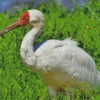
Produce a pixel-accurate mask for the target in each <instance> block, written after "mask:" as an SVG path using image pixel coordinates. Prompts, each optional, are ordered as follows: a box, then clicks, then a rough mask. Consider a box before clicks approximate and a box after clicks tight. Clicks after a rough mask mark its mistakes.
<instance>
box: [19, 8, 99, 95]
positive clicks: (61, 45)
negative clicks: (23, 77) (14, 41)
mask: <svg viewBox="0 0 100 100" xmlns="http://www.w3.org/2000/svg"><path fill="white" fill-rule="evenodd" d="M28 13H29V23H31V25H32V26H33V28H32V30H31V31H30V32H29V33H27V34H26V36H25V37H24V39H23V41H22V44H21V49H20V53H21V57H22V60H23V62H24V63H25V64H26V65H27V66H31V67H32V69H33V70H35V71H39V72H40V74H41V76H42V78H43V79H44V81H45V82H46V83H47V85H48V86H49V87H50V88H49V90H50V94H51V95H55V94H56V91H57V89H58V88H59V87H61V85H58V86H57V87H56V86H55V84H54V83H50V82H51V81H52V82H55V83H57V82H59V83H61V84H63V83H64V82H65V83H64V85H65V84H66V82H67V80H68V77H70V78H72V79H73V78H75V79H77V80H76V81H78V80H80V81H83V82H86V83H90V84H93V85H95V86H100V72H99V71H97V69H96V65H95V62H94V60H93V59H92V57H91V56H90V55H89V54H87V53H86V52H85V51H84V50H82V49H81V48H79V47H78V46H77V42H76V41H73V40H71V39H70V38H67V39H65V40H62V41H60V40H48V41H47V42H46V43H44V44H43V45H42V46H40V48H38V49H37V50H36V52H34V51H33V43H34V41H35V39H36V37H38V35H39V34H40V33H41V31H42V28H43V23H44V17H43V14H42V13H41V12H40V11H38V10H29V11H28ZM48 73H49V74H48ZM50 73H51V74H50ZM50 80H51V81H50ZM57 84H58V83H57ZM55 87H56V88H55ZM62 87H63V86H62ZM51 90H52V91H51Z"/></svg>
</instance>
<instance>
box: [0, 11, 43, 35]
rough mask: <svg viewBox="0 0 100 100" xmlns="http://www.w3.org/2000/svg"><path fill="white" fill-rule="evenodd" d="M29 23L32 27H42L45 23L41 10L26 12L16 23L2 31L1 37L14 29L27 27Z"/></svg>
mask: <svg viewBox="0 0 100 100" xmlns="http://www.w3.org/2000/svg"><path fill="white" fill-rule="evenodd" d="M28 23H29V24H31V26H32V27H42V26H43V23H44V16H43V14H42V13H41V12H40V11H39V10H35V9H33V10H28V11H26V12H24V13H23V14H22V15H21V16H20V18H19V19H18V20H17V21H16V22H14V23H13V24H11V25H10V26H8V27H6V28H5V29H4V30H2V31H1V32H0V35H3V34H4V33H7V32H8V31H10V30H12V29H14V28H17V27H21V26H24V25H27V24H28Z"/></svg>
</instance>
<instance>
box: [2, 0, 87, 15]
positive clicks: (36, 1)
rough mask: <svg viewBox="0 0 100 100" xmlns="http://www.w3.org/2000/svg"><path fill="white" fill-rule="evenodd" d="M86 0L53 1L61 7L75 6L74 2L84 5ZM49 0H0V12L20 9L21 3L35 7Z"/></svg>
mask: <svg viewBox="0 0 100 100" xmlns="http://www.w3.org/2000/svg"><path fill="white" fill-rule="evenodd" d="M87 1H88V0H55V3H56V4H57V3H59V4H61V6H62V7H63V9H66V8H69V9H72V8H75V3H76V4H78V5H80V6H81V7H83V6H84V3H86V2H87ZM47 2H50V0H0V13H1V12H4V11H8V10H10V9H12V8H16V9H21V8H23V5H25V6H29V7H30V8H36V7H37V6H39V5H41V4H43V3H47Z"/></svg>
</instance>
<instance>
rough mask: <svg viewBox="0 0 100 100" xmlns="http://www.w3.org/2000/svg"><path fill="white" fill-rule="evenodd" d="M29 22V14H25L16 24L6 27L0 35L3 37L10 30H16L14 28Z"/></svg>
mask: <svg viewBox="0 0 100 100" xmlns="http://www.w3.org/2000/svg"><path fill="white" fill-rule="evenodd" d="M28 22H29V13H28V12H25V13H23V14H22V15H21V17H20V19H19V20H18V21H16V22H14V23H13V24H11V25H10V26H8V27H6V28H5V29H4V30H2V31H1V32H0V35H3V34H4V33H7V32H9V31H10V30H12V29H14V28H16V27H21V26H24V25H26V24H27V23H28Z"/></svg>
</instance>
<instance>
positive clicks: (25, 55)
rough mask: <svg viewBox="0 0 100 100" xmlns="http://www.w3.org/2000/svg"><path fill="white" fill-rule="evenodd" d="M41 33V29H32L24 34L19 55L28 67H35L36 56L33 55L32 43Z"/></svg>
mask: <svg viewBox="0 0 100 100" xmlns="http://www.w3.org/2000/svg"><path fill="white" fill-rule="evenodd" d="M40 33H41V27H40V28H39V27H34V28H33V29H32V30H31V31H30V32H28V33H27V34H26V36H25V37H24V39H23V41H22V44H21V49H20V54H21V57H22V60H23V62H24V63H25V64H26V65H28V66H35V62H36V56H35V55H34V50H33V43H34V41H35V39H36V37H37V35H39V34H40Z"/></svg>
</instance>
